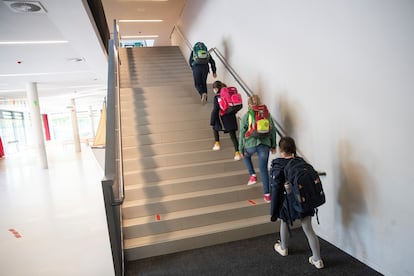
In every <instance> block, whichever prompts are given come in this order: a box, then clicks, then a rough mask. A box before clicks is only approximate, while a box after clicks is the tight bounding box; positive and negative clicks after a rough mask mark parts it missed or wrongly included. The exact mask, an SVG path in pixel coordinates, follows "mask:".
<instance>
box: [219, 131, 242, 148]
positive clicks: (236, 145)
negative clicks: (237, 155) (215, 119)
mask: <svg viewBox="0 0 414 276" xmlns="http://www.w3.org/2000/svg"><path fill="white" fill-rule="evenodd" d="M213 133H214V140H215V141H216V142H220V134H219V132H218V131H217V130H215V129H213ZM229 134H230V138H231V141H232V142H233V146H234V151H239V141H238V140H237V136H236V131H235V130H229Z"/></svg>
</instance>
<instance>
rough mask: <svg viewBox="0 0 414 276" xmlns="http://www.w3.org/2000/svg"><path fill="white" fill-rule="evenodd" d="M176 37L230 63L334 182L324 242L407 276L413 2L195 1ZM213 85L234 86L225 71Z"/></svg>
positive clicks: (329, 187) (324, 216)
mask: <svg viewBox="0 0 414 276" xmlns="http://www.w3.org/2000/svg"><path fill="white" fill-rule="evenodd" d="M259 3H260V4H259ZM178 25H179V28H180V29H181V31H182V32H183V33H184V35H185V36H186V37H187V39H188V40H189V41H190V42H191V43H194V42H196V41H199V40H201V41H204V42H206V44H207V45H208V47H217V48H218V49H219V50H220V51H221V52H222V53H224V54H225V55H226V58H227V60H228V61H229V63H230V64H231V65H232V67H233V68H235V69H236V71H237V73H238V74H239V75H240V76H241V77H242V79H243V80H244V81H245V82H246V83H247V84H248V86H249V87H250V88H252V89H253V90H254V91H255V92H256V93H258V94H260V95H261V96H262V98H263V99H264V101H265V102H266V103H267V104H268V106H269V107H270V108H271V112H272V114H273V116H274V117H276V119H277V120H278V121H279V122H280V123H281V124H282V125H283V126H284V128H285V129H286V130H287V131H288V133H289V134H290V135H292V136H293V137H294V138H295V139H296V141H297V144H298V147H299V149H300V150H301V151H302V152H303V153H304V155H305V156H306V157H307V158H308V159H309V160H311V161H312V163H313V164H314V165H315V167H316V168H317V169H318V170H323V171H326V172H327V176H326V177H325V178H324V179H323V182H324V187H325V190H326V193H327V203H326V204H325V205H324V206H323V207H321V208H320V215H319V218H320V221H321V224H320V225H315V228H316V231H317V233H318V235H320V236H321V237H322V238H323V239H325V240H327V241H329V242H330V243H332V244H334V245H336V246H338V247H339V248H341V249H343V250H344V251H346V252H347V253H349V254H351V255H352V256H354V257H356V258H358V259H359V260H361V261H363V262H364V263H366V264H367V265H369V266H371V267H373V268H374V269H376V270H378V271H380V272H381V273H384V274H386V275H409V274H411V273H412V270H413V269H414V264H413V261H412V260H411V254H410V253H411V252H412V248H413V247H414V239H413V238H412V237H413V236H412V234H411V231H412V228H413V226H414V224H413V222H412V220H411V219H412V218H413V217H414V208H413V207H412V205H411V204H410V203H411V202H412V195H413V194H414V174H413V173H412V166H413V165H414V157H413V156H414V150H413V145H412V139H413V137H414V123H413V118H414V108H413V104H414V91H413V90H414V88H413V87H414V1H410V0H365V1H360V0H334V1H327V0H314V1H300V0H296V1H281V0H262V1H260V2H254V1H246V0H226V1H220V0H209V1H205V0H190V1H188V2H187V5H186V7H185V9H184V11H183V13H182V17H181V20H180V22H179V24H178ZM218 78H219V79H221V80H224V81H225V82H227V84H233V83H234V81H233V80H232V79H231V78H230V76H229V74H227V73H226V72H225V70H224V69H223V68H222V67H221V66H219V71H218ZM269 246H271V245H269ZM322 255H323V252H322Z"/></svg>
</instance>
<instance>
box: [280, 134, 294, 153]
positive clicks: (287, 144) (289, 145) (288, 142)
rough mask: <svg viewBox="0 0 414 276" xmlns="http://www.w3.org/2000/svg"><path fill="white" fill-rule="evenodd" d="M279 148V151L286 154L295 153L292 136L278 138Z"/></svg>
mask: <svg viewBox="0 0 414 276" xmlns="http://www.w3.org/2000/svg"><path fill="white" fill-rule="evenodd" d="M279 148H280V151H283V152H285V153H287V154H289V153H290V154H294V155H296V145H295V140H293V138H292V137H288V136H285V137H282V138H280V141H279Z"/></svg>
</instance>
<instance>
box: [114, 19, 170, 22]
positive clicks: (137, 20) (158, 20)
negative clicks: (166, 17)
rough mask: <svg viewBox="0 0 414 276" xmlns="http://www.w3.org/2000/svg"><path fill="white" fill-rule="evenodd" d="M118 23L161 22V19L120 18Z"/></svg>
mask: <svg viewBox="0 0 414 276" xmlns="http://www.w3.org/2000/svg"><path fill="white" fill-rule="evenodd" d="M118 22H119V23H157V22H163V20H161V19H120V20H118Z"/></svg>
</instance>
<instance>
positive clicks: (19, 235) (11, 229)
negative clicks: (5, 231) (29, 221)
mask: <svg viewBox="0 0 414 276" xmlns="http://www.w3.org/2000/svg"><path fill="white" fill-rule="evenodd" d="M9 232H11V233H12V234H13V235H14V237H15V238H16V239H20V238H21V237H22V235H21V234H20V233H19V232H18V231H16V230H15V229H13V228H10V229H9Z"/></svg>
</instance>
